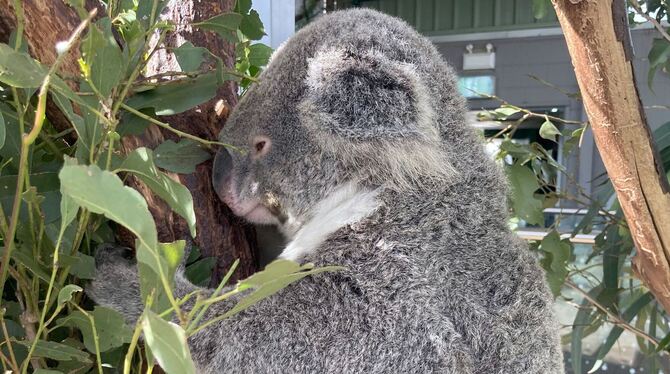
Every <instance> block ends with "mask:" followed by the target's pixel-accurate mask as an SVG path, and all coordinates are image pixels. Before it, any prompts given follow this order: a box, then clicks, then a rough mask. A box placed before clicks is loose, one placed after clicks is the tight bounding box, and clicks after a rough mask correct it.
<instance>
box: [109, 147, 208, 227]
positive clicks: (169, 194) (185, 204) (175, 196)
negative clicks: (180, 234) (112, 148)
mask: <svg viewBox="0 0 670 374" xmlns="http://www.w3.org/2000/svg"><path fill="white" fill-rule="evenodd" d="M116 171H117V172H118V171H126V172H130V173H132V174H133V175H135V176H137V177H138V178H139V179H140V180H141V181H142V182H144V183H145V184H146V185H147V186H148V187H149V188H150V189H151V190H152V191H153V192H154V193H156V194H157V195H158V196H160V198H161V199H163V200H164V201H165V202H166V203H168V205H169V206H170V207H171V208H172V210H174V211H175V212H176V213H177V214H179V215H180V216H182V217H183V218H184V219H185V220H186V223H187V224H188V227H189V230H190V232H191V236H192V237H195V236H196V226H195V211H194V210H193V197H192V196H191V193H190V192H189V190H188V189H187V188H186V187H184V186H183V185H182V184H180V183H179V182H176V181H174V180H172V178H170V177H169V176H167V175H166V174H165V173H163V172H161V171H160V170H158V168H157V167H156V165H155V163H154V157H153V152H152V151H151V150H150V149H147V148H144V147H142V148H137V149H135V150H134V151H133V152H131V153H130V154H129V155H128V156H127V157H126V159H125V160H124V161H123V163H122V164H121V165H120V166H119V168H118V169H117V170H116Z"/></svg>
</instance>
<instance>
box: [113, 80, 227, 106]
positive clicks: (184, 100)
mask: <svg viewBox="0 0 670 374" xmlns="http://www.w3.org/2000/svg"><path fill="white" fill-rule="evenodd" d="M217 86H218V81H217V78H216V73H207V74H203V75H200V76H198V77H197V78H195V79H190V78H184V79H178V80H174V81H171V82H170V83H166V84H161V85H159V86H158V87H156V88H154V89H153V90H148V91H143V92H140V93H137V94H135V95H134V96H132V97H131V98H130V99H128V101H127V103H126V104H127V105H128V106H130V107H132V108H135V109H138V110H139V109H144V108H154V110H155V111H156V114H157V115H159V116H165V115H172V114H177V113H181V112H184V111H186V110H189V109H191V108H193V107H194V106H196V105H199V104H202V103H204V102H207V101H209V100H210V99H212V98H213V97H214V96H215V95H216V89H217Z"/></svg>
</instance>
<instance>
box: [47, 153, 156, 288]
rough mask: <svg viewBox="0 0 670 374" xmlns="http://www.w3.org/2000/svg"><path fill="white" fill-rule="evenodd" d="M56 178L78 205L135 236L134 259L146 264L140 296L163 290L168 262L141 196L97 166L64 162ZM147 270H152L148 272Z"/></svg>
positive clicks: (115, 176) (141, 272) (62, 190)
mask: <svg viewBox="0 0 670 374" xmlns="http://www.w3.org/2000/svg"><path fill="white" fill-rule="evenodd" d="M59 178H60V180H61V192H62V194H63V195H69V196H70V197H72V199H74V200H75V201H76V202H77V204H79V205H80V206H82V207H84V208H86V209H88V210H90V211H91V212H93V213H98V214H103V215H104V216H105V217H107V218H109V219H111V220H112V221H114V222H116V223H118V224H120V225H123V226H124V227H126V228H127V229H128V230H130V232H132V233H133V234H134V235H135V236H136V237H137V240H138V243H139V246H138V248H137V260H138V261H139V262H142V263H144V264H145V265H147V267H140V288H141V290H142V296H143V299H145V298H146V297H147V296H148V294H149V292H151V290H152V289H156V290H160V289H162V288H161V287H160V286H159V285H160V284H161V283H160V280H159V276H158V274H160V273H161V269H166V268H167V267H166V266H167V265H166V263H165V259H163V258H162V257H160V254H159V252H158V238H157V232H156V225H155V223H154V220H153V217H152V216H151V213H150V212H149V209H148V207H147V202H146V200H144V197H142V195H140V193H139V192H137V191H136V190H134V189H132V188H130V187H126V186H124V185H123V182H122V181H121V179H120V178H119V177H118V176H117V175H116V174H114V173H111V172H108V171H103V170H101V169H100V168H98V167H97V166H96V165H89V166H84V165H65V166H64V167H63V169H62V170H61V171H60V173H59ZM149 269H150V270H151V271H152V273H147V270H149Z"/></svg>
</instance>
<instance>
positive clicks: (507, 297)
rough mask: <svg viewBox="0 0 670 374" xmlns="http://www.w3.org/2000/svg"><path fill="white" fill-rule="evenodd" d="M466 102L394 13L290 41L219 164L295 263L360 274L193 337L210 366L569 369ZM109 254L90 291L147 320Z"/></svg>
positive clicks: (334, 24)
mask: <svg viewBox="0 0 670 374" xmlns="http://www.w3.org/2000/svg"><path fill="white" fill-rule="evenodd" d="M464 112H465V106H464V101H463V99H462V98H461V96H460V95H459V93H458V91H457V89H456V82H455V74H454V72H453V71H452V69H451V68H450V67H449V66H448V65H447V63H445V62H444V60H443V59H442V58H441V57H440V55H439V54H438V52H437V51H436V49H435V48H434V47H433V45H432V44H431V43H430V42H429V41H428V40H426V39H425V38H423V37H421V36H420V35H419V34H418V33H416V32H415V31H414V30H413V29H412V28H411V27H409V26H408V25H407V24H406V23H404V22H402V21H400V20H398V19H396V18H392V17H389V16H386V15H383V14H381V13H378V12H375V11H371V10H349V11H343V12H336V13H333V14H332V15H327V16H324V17H322V18H320V19H319V20H317V21H316V22H314V23H313V24H311V25H309V26H307V27H305V28H304V29H303V30H301V31H300V32H298V33H297V34H296V35H295V36H294V37H293V38H291V39H290V40H289V41H288V42H287V43H286V44H285V45H284V46H283V47H282V48H280V49H279V50H278V51H277V52H276V53H275V55H274V56H273V59H272V61H271V63H270V65H269V66H268V68H267V70H266V71H265V72H264V73H263V74H262V76H261V80H260V83H258V84H255V85H254V86H252V88H251V89H250V90H249V92H248V93H247V94H246V95H245V96H244V97H243V98H242V100H241V102H240V104H239V105H238V106H237V108H235V110H234V111H233V113H232V115H231V118H230V119H229V123H228V125H227V126H226V129H224V131H223V133H222V140H223V141H226V142H229V143H232V144H233V145H235V146H238V147H243V148H245V149H249V153H248V154H244V155H243V154H239V153H235V152H233V153H232V154H230V155H228V154H225V153H223V154H221V155H219V156H217V164H216V166H215V168H217V170H215V172H216V173H219V175H218V176H217V178H216V180H215V186H216V187H217V188H218V190H219V193H220V195H221V197H222V199H223V200H224V201H226V203H228V205H229V206H230V207H231V208H232V209H233V210H234V211H235V212H236V213H237V214H239V215H242V216H244V217H246V218H247V219H249V220H252V221H256V222H265V223H270V224H276V225H278V226H279V227H280V228H281V229H282V231H283V232H284V233H286V235H287V236H288V239H289V240H292V242H291V243H290V244H289V246H288V247H287V250H286V251H285V252H284V254H283V256H284V257H287V258H293V259H298V260H300V261H305V262H307V261H309V262H313V263H315V264H317V265H330V264H336V265H343V266H345V267H346V270H345V271H341V272H333V273H325V274H320V275H316V276H313V277H309V278H307V279H304V280H301V281H299V282H297V283H295V284H293V285H291V286H289V287H288V288H286V289H284V290H283V291H281V292H280V293H279V294H277V295H275V296H273V297H271V298H269V299H266V300H264V301H262V302H260V303H258V304H257V305H254V306H253V307H251V308H250V309H248V310H247V311H245V312H243V313H240V314H239V315H237V316H235V317H233V318H231V319H228V320H225V321H223V322H220V323H218V324H216V325H214V326H212V327H211V328H208V329H206V330H204V331H202V332H201V333H198V334H197V335H196V336H194V337H192V338H191V339H190V341H189V344H190V347H191V351H192V354H193V357H194V359H195V361H196V363H197V365H198V367H199V370H200V371H201V372H203V373H223V372H231V373H429V372H441V373H505V374H509V373H562V372H563V361H562V353H561V350H560V346H559V337H558V328H557V325H556V323H555V321H554V318H553V316H552V298H551V296H550V294H549V292H548V289H547V287H546V285H545V282H544V274H543V272H542V271H541V270H540V269H539V267H538V266H537V264H536V258H535V257H534V256H533V255H532V254H531V253H530V251H529V250H528V248H527V246H526V245H525V244H524V243H523V242H522V241H521V240H519V239H518V238H517V237H516V236H515V234H514V233H512V232H511V231H510V230H509V228H508V227H507V223H506V222H507V207H506V203H505V191H506V190H505V181H504V178H503V176H502V175H501V173H500V172H499V170H498V169H497V167H496V166H495V165H494V163H493V162H492V161H491V160H489V158H488V157H487V156H486V154H485V153H484V151H483V147H482V145H481V141H480V140H479V139H478V138H477V136H476V135H475V134H474V133H473V131H472V130H471V129H470V128H468V127H467V126H466V124H465V121H464ZM258 139H264V140H265V141H266V142H267V144H266V143H259V142H258ZM259 144H260V145H259ZM256 145H259V147H258V148H259V149H260V148H263V147H262V146H263V145H265V146H267V148H264V149H265V150H264V151H263V152H261V153H257V152H256V153H255V149H254V147H255V146H256ZM268 148H269V150H268ZM256 150H257V149H256ZM224 152H225V151H224ZM219 157H221V159H222V160H223V161H220V162H219V161H218V160H219ZM224 169H225V170H224ZM102 257H103V258H102V260H101V261H100V264H99V270H98V271H99V273H98V277H97V280H96V281H95V282H93V284H92V285H91V287H90V288H89V290H88V292H89V294H90V295H91V296H92V297H93V298H94V299H95V300H96V301H97V302H98V303H100V304H103V305H108V306H112V307H115V308H117V309H119V310H120V311H122V312H124V313H125V315H126V317H127V318H128V320H129V321H131V322H132V321H135V320H136V319H137V317H138V315H139V313H140V310H141V305H140V304H139V303H140V301H139V291H138V290H137V287H136V286H137V284H136V281H131V279H133V277H135V275H134V272H135V270H134V267H133V266H132V264H131V263H130V262H128V261H127V260H123V259H122V258H119V257H118V256H116V257H115V256H102ZM175 283H176V284H175V288H176V293H177V295H178V296H183V295H185V294H187V293H189V292H191V291H193V290H195V289H196V287H195V286H193V285H192V284H190V283H189V282H188V281H186V280H185V279H184V278H183V277H182V276H181V275H178V276H177V278H176V280H175ZM203 291H204V292H209V291H207V290H203ZM129 295H130V296H129ZM230 305H231V304H230V303H223V304H217V305H214V306H213V308H211V309H210V310H211V313H210V316H209V317H210V318H211V317H212V316H215V315H218V314H221V313H223V312H224V311H225V310H227V309H228V308H230Z"/></svg>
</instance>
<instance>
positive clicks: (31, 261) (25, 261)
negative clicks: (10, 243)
mask: <svg viewBox="0 0 670 374" xmlns="http://www.w3.org/2000/svg"><path fill="white" fill-rule="evenodd" d="M12 259H13V260H14V261H16V262H18V263H19V264H21V265H23V266H25V267H26V268H27V269H28V270H30V272H32V273H33V274H34V275H35V276H36V277H38V278H40V279H41V280H43V281H45V282H47V283H49V281H50V279H51V275H50V274H49V273H47V271H46V269H45V268H44V266H42V265H41V264H40V263H39V262H37V261H36V260H35V258H34V256H33V254H32V249H31V248H25V247H24V246H21V247H19V248H17V249H16V250H14V251H13V252H12Z"/></svg>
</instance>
